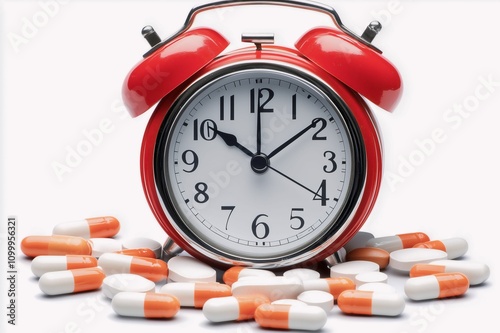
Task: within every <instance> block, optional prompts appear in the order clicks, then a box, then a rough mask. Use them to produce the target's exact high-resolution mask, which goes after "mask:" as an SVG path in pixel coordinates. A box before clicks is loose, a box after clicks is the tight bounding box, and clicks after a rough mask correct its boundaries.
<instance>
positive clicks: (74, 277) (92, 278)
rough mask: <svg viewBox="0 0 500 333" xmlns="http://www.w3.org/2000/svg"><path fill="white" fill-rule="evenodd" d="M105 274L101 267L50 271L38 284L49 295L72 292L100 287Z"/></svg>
mask: <svg viewBox="0 0 500 333" xmlns="http://www.w3.org/2000/svg"><path fill="white" fill-rule="evenodd" d="M105 276H106V275H104V272H103V271H102V270H101V269H100V268H99V267H90V268H77V269H71V270H67V271H56V272H48V273H45V274H43V275H42V276H41V277H40V280H38V286H39V287H40V290H41V291H43V292H44V293H45V294H47V295H62V294H72V293H78V292H82V291H89V290H95V289H99V288H100V287H101V285H102V281H103V280H104V278H105Z"/></svg>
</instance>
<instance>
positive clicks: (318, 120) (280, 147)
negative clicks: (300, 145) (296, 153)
mask: <svg viewBox="0 0 500 333" xmlns="http://www.w3.org/2000/svg"><path fill="white" fill-rule="evenodd" d="M320 121H321V118H315V119H313V121H312V122H311V124H310V125H309V126H307V127H306V128H304V129H303V130H302V131H300V132H299V133H297V134H295V135H294V136H293V137H291V138H290V139H289V140H288V141H286V142H285V143H283V144H282V145H281V146H279V147H278V148H276V149H275V150H273V151H272V152H271V153H270V154H269V155H267V158H271V157H273V156H274V155H276V154H277V153H279V152H280V151H282V150H283V149H284V148H286V147H287V146H288V145H290V144H291V143H292V142H294V141H295V140H297V139H298V138H300V137H301V136H302V135H304V133H306V132H307V131H309V130H310V129H311V128H313V127H316V125H317V124H318V123H319V122H320Z"/></svg>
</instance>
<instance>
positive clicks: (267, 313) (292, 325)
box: [255, 304, 327, 331]
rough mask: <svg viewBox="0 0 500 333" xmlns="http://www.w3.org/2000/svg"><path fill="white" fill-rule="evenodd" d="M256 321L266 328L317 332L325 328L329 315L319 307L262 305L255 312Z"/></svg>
mask: <svg viewBox="0 0 500 333" xmlns="http://www.w3.org/2000/svg"><path fill="white" fill-rule="evenodd" d="M255 321H256V322H257V323H258V324H259V326H261V327H264V328H277V329H285V330H307V331H316V330H320V329H321V328H323V327H324V326H325V324H326V321H327V315H326V312H325V311H324V310H323V309H321V308H320V307H317V306H309V305H306V306H300V305H286V304H262V305H260V306H259V307H258V308H257V310H255Z"/></svg>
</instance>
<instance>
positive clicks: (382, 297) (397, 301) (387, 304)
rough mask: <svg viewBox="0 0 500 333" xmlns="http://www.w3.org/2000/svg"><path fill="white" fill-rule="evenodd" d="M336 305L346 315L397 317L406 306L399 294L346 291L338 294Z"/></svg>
mask: <svg viewBox="0 0 500 333" xmlns="http://www.w3.org/2000/svg"><path fill="white" fill-rule="evenodd" d="M337 305H338V306H339V308H340V310H341V311H342V312H343V313H346V314H356V315H365V316H398V315H400V314H401V313H402V312H403V310H404V308H405V305H406V304H405V300H404V298H403V296H401V295H400V294H399V293H387V292H379V291H364V290H347V291H344V292H342V293H341V294H340V296H339V298H338V300H337Z"/></svg>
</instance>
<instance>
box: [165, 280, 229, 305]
mask: <svg viewBox="0 0 500 333" xmlns="http://www.w3.org/2000/svg"><path fill="white" fill-rule="evenodd" d="M160 293H164V294H170V295H174V296H175V297H177V299H179V302H180V304H181V306H182V307H195V308H198V309H200V308H203V305H204V304H205V302H206V301H208V300H209V299H212V298H216V297H226V296H231V287H230V286H228V285H225V284H222V283H218V282H175V283H167V284H165V285H164V286H162V287H161V288H160ZM235 296H236V295H235Z"/></svg>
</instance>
